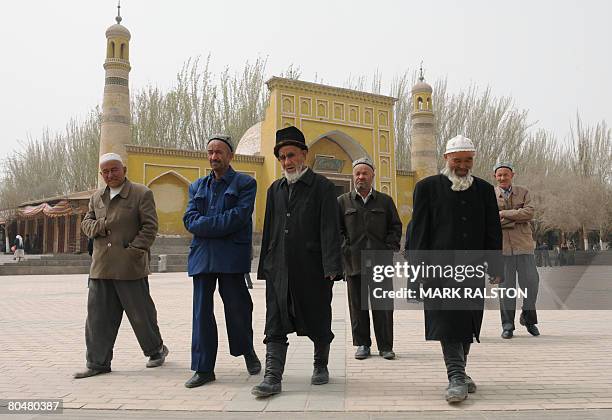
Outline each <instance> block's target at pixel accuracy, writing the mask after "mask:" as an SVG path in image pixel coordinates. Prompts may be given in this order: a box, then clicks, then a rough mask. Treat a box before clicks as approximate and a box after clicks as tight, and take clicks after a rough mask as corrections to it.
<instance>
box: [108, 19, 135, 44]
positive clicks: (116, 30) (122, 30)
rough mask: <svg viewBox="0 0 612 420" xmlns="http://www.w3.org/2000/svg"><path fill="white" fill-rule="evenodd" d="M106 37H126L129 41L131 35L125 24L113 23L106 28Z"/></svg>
mask: <svg viewBox="0 0 612 420" xmlns="http://www.w3.org/2000/svg"><path fill="white" fill-rule="evenodd" d="M106 37H107V38H111V37H120V38H127V40H128V41H129V40H130V38H131V35H130V31H128V30H127V28H126V27H125V26H123V25H121V24H120V23H115V24H114V25H111V26H109V27H108V29H107V30H106Z"/></svg>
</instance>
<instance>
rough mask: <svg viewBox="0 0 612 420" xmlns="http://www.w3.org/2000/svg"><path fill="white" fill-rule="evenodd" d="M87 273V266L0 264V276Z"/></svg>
mask: <svg viewBox="0 0 612 420" xmlns="http://www.w3.org/2000/svg"><path fill="white" fill-rule="evenodd" d="M52 274H89V266H65V265H63V266H30V267H27V266H18V265H3V266H0V276H28V275H52Z"/></svg>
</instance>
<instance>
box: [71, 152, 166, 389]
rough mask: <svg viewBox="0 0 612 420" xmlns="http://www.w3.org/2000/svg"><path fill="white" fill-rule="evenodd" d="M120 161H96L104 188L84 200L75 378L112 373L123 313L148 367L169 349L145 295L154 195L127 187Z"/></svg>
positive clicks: (104, 158)
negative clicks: (86, 263) (85, 263)
mask: <svg viewBox="0 0 612 420" xmlns="http://www.w3.org/2000/svg"><path fill="white" fill-rule="evenodd" d="M126 173H127V168H126V167H125V165H124V163H123V161H122V159H121V156H119V155H118V154H115V153H106V154H104V155H102V156H100V175H102V178H103V179H104V182H105V183H106V187H105V188H102V189H100V190H98V191H96V192H95V193H94V194H93V195H92V197H91V199H90V200H89V212H88V213H87V214H86V215H85V217H84V218H83V222H82V223H81V228H82V230H83V232H84V233H85V235H87V236H88V237H89V238H90V239H91V240H93V255H92V262H91V269H90V272H89V296H88V298H87V321H86V324H85V343H86V345H87V356H86V357H87V369H86V370H85V371H83V372H79V373H76V374H75V375H74V377H75V378H76V379H81V378H87V377H90V376H95V375H100V374H103V373H108V372H110V371H111V359H112V358H113V347H114V344H115V339H116V338H117V332H118V331H119V326H120V325H121V318H122V317H123V312H124V311H125V313H126V315H127V317H128V320H129V321H130V324H131V325H132V328H133V329H134V333H135V334H136V338H137V339H138V343H139V344H140V347H141V348H142V351H143V352H144V354H145V356H148V357H149V361H148V362H147V367H149V368H153V367H158V366H161V365H162V364H163V363H164V361H165V359H166V356H167V355H168V348H167V347H166V346H165V345H164V344H163V341H162V337H161V334H160V332H159V327H158V325H157V311H156V310H155V304H154V303H153V300H152V299H151V295H150V293H149V282H148V275H149V260H150V257H151V255H150V249H151V246H152V245H153V242H154V241H155V236H156V234H157V212H156V210H155V201H154V200H153V192H152V191H151V190H150V189H148V188H147V187H145V186H144V185H141V184H136V183H133V182H130V180H128V179H127V177H126Z"/></svg>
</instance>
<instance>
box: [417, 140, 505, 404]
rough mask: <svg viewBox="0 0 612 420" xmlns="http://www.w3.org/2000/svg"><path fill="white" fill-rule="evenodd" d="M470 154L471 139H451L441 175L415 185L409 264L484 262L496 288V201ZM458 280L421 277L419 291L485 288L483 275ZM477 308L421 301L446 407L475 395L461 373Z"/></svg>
mask: <svg viewBox="0 0 612 420" xmlns="http://www.w3.org/2000/svg"><path fill="white" fill-rule="evenodd" d="M475 155H476V148H475V147H474V144H473V143H472V141H471V140H470V139H468V138H466V137H463V136H461V135H459V136H456V137H454V138H452V139H451V140H449V141H448V143H447V145H446V152H445V153H444V159H445V161H446V165H445V167H444V169H443V170H442V171H441V174H440V175H434V176H430V177H427V178H425V179H423V180H421V181H419V182H418V183H417V184H416V185H415V189H414V197H413V213H412V220H411V222H410V223H411V228H410V230H409V235H408V240H407V244H406V248H407V250H408V256H409V258H411V264H418V263H419V260H425V261H426V262H427V263H432V261H439V260H440V259H442V260H443V259H444V258H447V260H449V258H450V260H452V261H451V262H453V263H454V264H457V260H458V259H465V258H468V261H470V264H474V265H476V264H479V265H480V264H483V265H484V263H485V262H486V263H487V265H488V274H489V276H491V283H496V284H498V283H500V282H501V276H502V273H503V260H502V257H501V249H502V231H501V224H500V219H499V214H498V208H497V201H496V198H495V191H494V188H493V186H492V185H491V184H489V183H488V182H486V181H484V180H483V179H480V178H477V177H475V176H473V175H472V173H471V169H472V166H473V165H474V157H475ZM421 251H425V252H421ZM431 251H436V252H434V253H432V252H431ZM466 251H468V252H466ZM469 251H472V252H469ZM445 254H448V255H449V256H444V255H445ZM413 258H414V260H412V259H413ZM458 281H463V280H459V279H458V280H456V281H455V280H454V279H453V278H450V279H444V278H433V279H431V278H427V279H424V284H423V287H424V288H430V289H441V288H444V287H447V286H449V285H450V286H451V287H456V286H461V287H469V288H472V289H480V290H481V291H482V290H484V288H485V279H484V277H480V278H474V279H470V280H469V281H468V280H466V281H465V282H463V283H457V282H458ZM483 310H484V300H483V299H474V300H472V299H470V300H466V299H464V300H463V301H459V302H457V301H456V300H454V301H453V300H440V299H430V298H426V299H425V300H424V311H425V339H426V340H435V341H440V343H441V345H442V353H443V355H444V362H445V364H446V370H447V375H448V381H449V384H448V387H447V390H446V401H448V402H449V403H456V402H460V401H463V400H465V399H466V398H467V396H468V393H472V392H475V391H476V384H475V383H474V381H473V380H472V379H471V378H470V377H469V376H468V375H467V374H466V372H465V367H466V362H467V355H468V353H469V350H470V345H471V343H472V342H473V341H474V339H476V341H479V336H480V327H481V325H482V317H483Z"/></svg>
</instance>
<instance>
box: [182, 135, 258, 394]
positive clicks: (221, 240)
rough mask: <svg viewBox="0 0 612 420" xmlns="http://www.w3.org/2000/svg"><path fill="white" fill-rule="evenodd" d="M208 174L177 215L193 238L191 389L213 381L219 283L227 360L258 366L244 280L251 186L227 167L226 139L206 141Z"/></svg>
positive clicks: (190, 262) (247, 179) (248, 252)
mask: <svg viewBox="0 0 612 420" xmlns="http://www.w3.org/2000/svg"><path fill="white" fill-rule="evenodd" d="M207 148H208V161H209V162H210V166H211V168H212V171H211V172H210V174H209V175H208V176H205V177H203V178H200V179H198V180H197V181H195V182H194V183H193V184H191V185H190V186H189V203H188V204H187V210H186V211H185V215H184V216H183V223H184V225H185V228H186V229H187V230H188V231H189V232H191V233H192V234H193V240H192V242H191V250H190V252H189V260H188V264H187V265H188V272H189V276H191V277H193V332H192V338H191V370H193V371H195V374H194V375H193V377H192V378H191V379H189V380H188V381H187V382H186V383H185V386H186V387H187V388H195V387H198V386H201V385H204V384H206V383H208V382H211V381H214V380H215V373H214V368H215V361H216V358H217V347H218V338H217V323H216V321H215V315H214V310H213V295H214V292H215V288H216V285H217V281H219V294H220V295H221V299H222V300H223V308H224V311H225V323H226V326H227V335H228V340H229V346H230V354H231V355H232V356H244V358H245V361H246V366H247V370H248V372H249V374H251V375H256V374H257V373H259V372H260V370H261V363H260V361H259V359H258V358H257V355H256V354H255V350H254V349H253V327H252V314H253V301H252V300H251V295H250V294H249V291H248V289H247V286H246V283H245V281H244V273H248V272H250V271H251V259H250V255H251V241H252V235H253V224H252V221H251V215H252V214H253V207H254V204H255V193H256V191H257V184H256V182H255V180H254V179H253V178H251V177H250V176H248V175H245V174H241V173H237V172H236V171H234V169H233V168H232V167H231V166H230V161H231V160H232V158H233V156H234V154H233V148H232V144H231V139H230V138H229V137H228V136H220V135H219V136H213V137H212V138H211V139H210V140H208V146H207Z"/></svg>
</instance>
